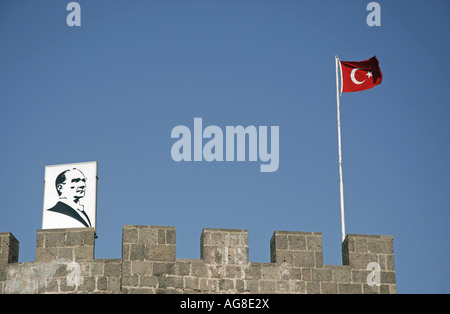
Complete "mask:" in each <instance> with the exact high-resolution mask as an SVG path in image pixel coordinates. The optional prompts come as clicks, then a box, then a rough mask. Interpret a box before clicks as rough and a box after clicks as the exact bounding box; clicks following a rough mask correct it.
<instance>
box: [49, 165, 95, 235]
mask: <svg viewBox="0 0 450 314" xmlns="http://www.w3.org/2000/svg"><path fill="white" fill-rule="evenodd" d="M96 215H97V162H96V161H93V162H83V163H75V164H64V165H53V166H46V167H45V183H44V209H43V214H42V229H59V228H83V227H86V228H91V227H92V228H95V227H96Z"/></svg>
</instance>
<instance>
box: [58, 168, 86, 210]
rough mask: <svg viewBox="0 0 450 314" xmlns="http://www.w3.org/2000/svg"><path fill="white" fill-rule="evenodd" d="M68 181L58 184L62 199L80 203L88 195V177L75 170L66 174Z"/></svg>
mask: <svg viewBox="0 0 450 314" xmlns="http://www.w3.org/2000/svg"><path fill="white" fill-rule="evenodd" d="M65 177H66V180H65V181H64V182H63V183H60V184H58V186H57V189H58V191H59V192H60V198H66V199H68V200H71V201H74V202H76V203H77V202H78V200H79V199H80V198H82V197H84V194H85V193H86V177H85V176H84V175H83V174H82V173H81V171H79V170H78V169H73V170H70V171H67V172H66V173H65Z"/></svg>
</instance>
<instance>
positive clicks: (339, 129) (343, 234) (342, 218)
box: [336, 55, 345, 242]
mask: <svg viewBox="0 0 450 314" xmlns="http://www.w3.org/2000/svg"><path fill="white" fill-rule="evenodd" d="M338 64H339V58H338V56H337V55H336V100H337V124H338V141H339V190H340V198H341V226H342V242H344V239H345V219H344V184H343V181H342V147H341V110H340V96H339V74H338V72H339V70H338ZM341 84H342V82H341Z"/></svg>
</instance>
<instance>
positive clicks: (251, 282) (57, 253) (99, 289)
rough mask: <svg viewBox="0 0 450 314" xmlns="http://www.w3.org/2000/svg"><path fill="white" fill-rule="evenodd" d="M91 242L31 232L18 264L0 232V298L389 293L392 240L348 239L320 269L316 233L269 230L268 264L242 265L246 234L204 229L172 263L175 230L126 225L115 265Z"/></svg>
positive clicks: (59, 232) (86, 236)
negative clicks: (30, 256)
mask: <svg viewBox="0 0 450 314" xmlns="http://www.w3.org/2000/svg"><path fill="white" fill-rule="evenodd" d="M94 237H95V232H94V229H92V228H80V229H47V230H38V231H37V241H36V259H35V261H34V262H25V263H18V262H17V261H18V252H19V242H18V241H17V240H16V239H15V237H14V236H13V235H12V234H11V233H9V232H3V233H0V293H5V294H6V293H32V294H35V293H125V294H127V293H258V294H260V293H283V294H287V293H289V294H291V293H333V294H348V293H354V294H360V293H396V281H395V267H394V252H393V238H392V237H391V236H378V235H356V234H350V235H348V236H347V237H346V239H345V241H344V242H343V244H342V256H343V265H324V264H323V251H322V234H321V233H318V232H291V231H275V232H274V234H273V236H272V239H271V240H270V252H271V260H270V263H253V262H250V261H249V254H248V252H249V246H248V232H247V230H234V229H233V230H232V229H203V232H202V234H201V238H200V245H201V250H200V251H201V257H200V259H198V260H197V259H177V258H176V229H175V227H167V226H136V225H125V226H124V227H123V238H122V257H121V258H120V259H95V258H94ZM374 262H375V263H376V264H370V263H374ZM369 264H370V265H375V266H376V267H378V266H379V268H378V269H377V268H373V269H372V268H369V269H368V265H369ZM368 278H369V279H371V280H374V282H376V283H378V282H379V283H380V284H379V285H378V284H370V285H369V284H368V282H370V280H369V281H368ZM377 280H378V281H377Z"/></svg>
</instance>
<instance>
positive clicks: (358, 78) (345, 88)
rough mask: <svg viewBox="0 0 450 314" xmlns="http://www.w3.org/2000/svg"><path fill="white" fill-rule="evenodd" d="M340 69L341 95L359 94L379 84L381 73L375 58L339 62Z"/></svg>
mask: <svg viewBox="0 0 450 314" xmlns="http://www.w3.org/2000/svg"><path fill="white" fill-rule="evenodd" d="M339 64H340V68H341V93H348V92H359V91H362V90H366V89H369V88H372V87H374V86H376V85H378V84H380V83H381V80H382V78H383V74H382V73H381V70H380V66H379V63H378V59H377V57H376V56H374V57H372V58H370V59H369V60H365V61H352V62H348V61H339Z"/></svg>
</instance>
